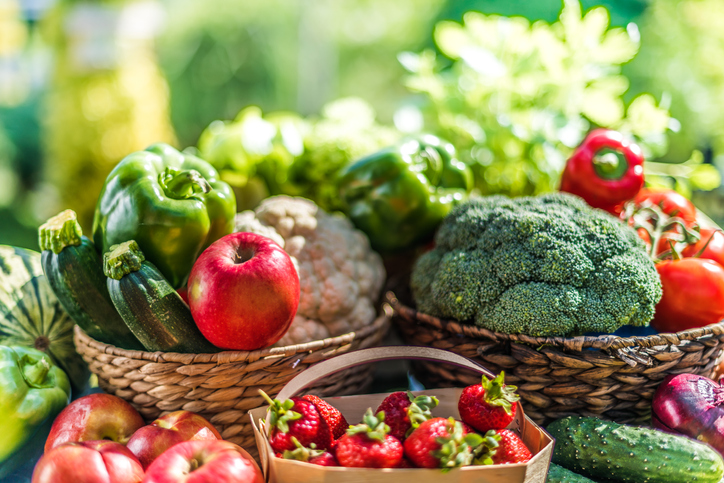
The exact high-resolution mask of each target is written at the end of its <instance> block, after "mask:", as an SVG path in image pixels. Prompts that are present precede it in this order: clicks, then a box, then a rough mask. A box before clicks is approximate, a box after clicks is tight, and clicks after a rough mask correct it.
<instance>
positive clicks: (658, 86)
mask: <svg viewBox="0 0 724 483" xmlns="http://www.w3.org/2000/svg"><path fill="white" fill-rule="evenodd" d="M639 23H640V26H641V51H640V53H639V55H638V56H637V58H636V60H635V62H632V63H631V64H630V65H628V66H627V67H626V68H625V69H624V73H625V74H626V75H627V76H628V77H629V78H630V79H631V82H632V85H633V86H634V87H635V88H636V89H641V90H643V89H645V90H648V91H650V92H652V93H653V94H654V95H656V96H661V95H667V96H670V99H671V100H670V105H671V114H672V115H673V116H674V117H675V118H676V119H678V121H679V122H680V123H681V129H680V130H679V132H678V133H673V134H672V135H671V149H670V151H669V153H668V155H667V156H666V160H669V161H681V160H683V159H687V158H688V157H689V156H690V153H691V152H692V150H694V149H695V148H699V149H706V148H708V147H710V148H711V150H712V151H713V152H712V154H713V157H714V159H715V161H716V162H718V163H719V164H720V166H724V108H723V107H724V62H722V60H724V2H722V1H721V0H656V1H654V2H652V3H651V6H650V7H649V8H648V9H647V10H646V12H645V14H644V15H643V16H642V17H641V19H640V21H639Z"/></svg>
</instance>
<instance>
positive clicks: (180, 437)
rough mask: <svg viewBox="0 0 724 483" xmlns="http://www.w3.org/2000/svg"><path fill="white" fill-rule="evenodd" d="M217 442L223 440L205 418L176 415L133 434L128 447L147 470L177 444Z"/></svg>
mask: <svg viewBox="0 0 724 483" xmlns="http://www.w3.org/2000/svg"><path fill="white" fill-rule="evenodd" d="M217 439H221V435H220V434H219V432H218V431H217V430H216V428H214V425H213V424H211V423H210V422H208V421H207V420H206V419H205V418H203V417H202V416H199V415H198V414H196V413H192V412H191V411H174V412H172V413H169V414H166V415H165V416H161V417H160V418H158V419H157V420H155V421H154V422H152V423H151V424H149V425H148V426H144V427H142V428H141V429H139V430H138V431H136V432H135V433H133V436H131V439H129V440H128V444H127V445H126V446H127V447H128V449H129V450H131V453H133V454H134V455H136V458H138V461H140V462H141V465H142V466H143V469H144V470H145V469H146V468H148V466H149V465H150V464H151V463H153V460H155V459H156V457H158V456H159V455H160V454H161V453H163V452H164V451H166V450H167V449H169V448H170V447H171V446H173V445H175V444H178V443H183V442H184V441H198V440H217Z"/></svg>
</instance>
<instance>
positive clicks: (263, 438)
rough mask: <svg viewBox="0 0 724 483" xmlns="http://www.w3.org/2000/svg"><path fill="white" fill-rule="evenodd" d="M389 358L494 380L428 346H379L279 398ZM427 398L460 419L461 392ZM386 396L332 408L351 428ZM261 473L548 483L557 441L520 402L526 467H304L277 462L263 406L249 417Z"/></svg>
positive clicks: (381, 481)
mask: <svg viewBox="0 0 724 483" xmlns="http://www.w3.org/2000/svg"><path fill="white" fill-rule="evenodd" d="M391 359H424V360H433V361H439V362H441V363H449V364H454V365H457V366H461V367H466V368H468V369H472V370H474V371H476V372H479V373H480V374H485V375H487V376H488V377H492V374H491V373H490V372H489V371H488V370H487V369H485V368H483V367H481V366H479V365H478V364H476V363H475V362H473V361H471V360H469V359H466V358H464V357H462V356H460V355H457V354H454V353H452V352H447V351H443V350H440V349H433V348H429V347H407V346H393V347H378V348H374V349H364V350H359V351H354V352H350V353H348V354H343V355H341V356H338V357H335V358H332V359H329V360H327V361H324V362H321V363H319V364H316V365H314V366H312V367H310V368H309V369H307V370H306V371H304V372H303V373H301V374H299V375H298V376H296V377H295V378H294V379H292V380H291V381H289V383H288V384H287V385H286V386H285V387H284V388H283V389H282V391H281V392H280V393H279V395H278V396H277V398H278V399H281V400H284V399H289V398H290V397H292V396H294V395H295V394H297V393H299V392H300V391H302V390H303V389H304V388H305V387H308V386H310V385H312V384H313V383H314V382H315V381H318V380H320V379H323V378H324V377H326V376H328V375H329V374H333V373H335V372H337V371H341V370H343V369H345V368H347V367H353V366H357V365H360V364H366V363H370V362H379V361H384V360H391ZM422 392H423V393H424V394H429V395H432V396H437V398H438V399H439V400H440V404H439V405H438V407H437V408H435V409H434V410H433V415H434V416H440V417H448V416H453V417H454V418H457V419H459V417H460V415H459V413H458V409H457V403H458V399H459V397H460V393H461V392H462V389H434V390H426V391H422ZM386 396H387V394H366V395H359V396H344V397H328V398H325V400H326V401H328V402H329V403H330V404H331V405H333V406H334V407H336V408H337V409H339V410H340V411H341V412H342V414H344V416H345V418H346V419H347V420H348V421H349V422H350V424H355V423H357V422H358V421H360V420H361V419H362V415H363V414H364V412H365V411H366V410H367V408H372V409H373V410H374V409H375V408H377V406H378V405H379V404H380V403H381V402H382V400H383V399H384V398H385V397H386ZM249 416H250V418H251V423H252V427H253V428H254V435H255V437H256V443H257V447H258V448H259V458H260V462H261V468H262V470H263V472H264V475H265V478H266V481H267V482H269V483H362V482H374V483H403V480H409V479H413V478H414V480H415V481H414V483H473V482H475V483H545V481H546V476H547V474H548V466H549V464H550V460H551V456H552V454H553V439H552V438H551V437H550V435H548V433H546V432H545V431H543V430H542V429H541V428H540V427H539V426H537V425H536V424H535V423H534V422H533V421H532V420H530V419H529V418H528V417H526V416H525V415H524V414H523V409H522V407H521V406H520V404H519V403H518V409H517V411H516V417H515V420H514V421H513V423H511V425H510V426H509V428H511V429H516V430H518V432H519V433H520V435H521V437H522V438H523V442H525V444H526V446H527V447H528V449H530V451H531V453H533V458H532V459H531V460H530V461H529V462H528V463H525V464H517V465H494V466H467V467H463V468H454V469H452V470H449V471H445V472H443V471H442V470H430V469H421V468H413V469H369V468H342V467H322V466H316V465H311V464H308V463H302V462H300V461H293V460H285V459H281V458H276V457H275V456H274V452H273V450H272V448H271V446H270V445H269V440H268V431H267V423H266V418H267V416H268V407H266V406H265V407H261V408H257V409H254V410H252V411H250V412H249Z"/></svg>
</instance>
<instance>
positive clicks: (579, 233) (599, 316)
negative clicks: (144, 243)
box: [410, 193, 661, 336]
mask: <svg viewBox="0 0 724 483" xmlns="http://www.w3.org/2000/svg"><path fill="white" fill-rule="evenodd" d="M410 285H411V288H412V293H413V296H414V298H415V302H416V303H417V306H418V309H419V310H421V311H423V312H425V313H429V314H431V315H435V316H438V317H446V318H454V319H457V320H460V321H463V322H469V323H475V324H476V325H478V326H480V327H484V328H487V329H490V330H493V331H497V332H504V333H510V334H528V335H531V336H574V335H580V334H583V333H586V332H603V333H612V332H615V331H616V329H618V328H619V327H621V326H624V325H632V326H645V325H647V324H648V322H649V321H650V320H651V319H652V318H653V315H654V307H655V305H656V303H657V302H658V301H659V299H660V298H661V282H660V280H659V276H658V274H657V272H656V269H655V267H654V264H653V262H652V261H651V260H650V259H649V257H648V255H647V254H646V251H645V248H644V245H643V242H642V241H641V240H640V239H639V237H638V236H637V235H636V232H635V231H634V230H633V229H631V228H629V227H628V226H626V225H625V224H624V223H621V222H620V221H619V220H617V219H615V218H614V217H612V216H610V215H609V214H607V213H605V212H603V211H600V210H595V209H593V208H590V207H589V206H588V205H586V204H585V203H584V202H583V201H582V200H581V199H579V198H577V197H575V196H571V195H568V194H565V193H553V194H549V195H544V196H538V197H528V198H516V199H509V198H505V197H501V196H493V197H487V198H478V199H472V200H470V201H468V202H467V203H464V204H462V205H459V206H457V207H456V208H454V209H453V210H452V211H451V212H450V214H449V215H448V216H447V217H446V218H445V220H444V221H443V223H442V225H441V226H440V229H439V230H438V232H437V234H436V236H435V248H434V249H433V250H431V251H429V252H428V253H426V254H425V255H423V256H421V257H420V258H419V259H418V260H417V262H416V263H415V266H414V269H413V272H412V278H411V284H410Z"/></svg>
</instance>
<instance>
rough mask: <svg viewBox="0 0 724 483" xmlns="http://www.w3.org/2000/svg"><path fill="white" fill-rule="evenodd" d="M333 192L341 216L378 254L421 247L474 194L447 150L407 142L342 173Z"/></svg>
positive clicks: (468, 176) (433, 140) (432, 140)
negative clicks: (459, 204)
mask: <svg viewBox="0 0 724 483" xmlns="http://www.w3.org/2000/svg"><path fill="white" fill-rule="evenodd" d="M338 188H339V193H340V198H341V201H342V203H343V206H344V208H343V211H344V212H345V214H346V215H347V216H349V218H350V219H351V220H352V222H353V223H354V224H355V226H357V228H359V229H360V230H362V231H363V232H365V233H366V234H367V236H368V237H369V239H370V243H371V244H372V247H373V248H374V249H375V250H377V251H379V252H382V253H390V252H395V251H400V250H402V249H405V248H409V247H412V246H414V245H416V244H419V243H422V242H425V241H427V240H429V239H430V237H431V236H432V235H433V233H434V232H435V229H436V228H437V226H438V225H439V224H440V222H441V221H442V219H443V218H444V217H445V216H446V215H447V214H448V213H449V212H450V209H451V208H452V207H453V206H455V205H456V204H458V203H460V202H461V201H464V200H465V199H467V197H468V194H469V193H470V191H471V190H472V188H473V176H472V172H471V171H470V168H468V167H467V166H466V165H465V164H464V163H463V162H461V161H459V160H458V159H457V158H456V157H455V148H454V147H453V146H452V144H450V143H447V142H445V141H442V140H440V139H439V138H437V137H435V136H431V135H423V136H420V137H418V138H410V139H407V140H404V141H402V142H401V143H400V144H399V145H396V146H392V147H388V148H386V149H383V150H381V151H378V152H376V153H374V154H372V155H370V156H367V157H365V158H362V159H360V160H359V161H357V162H355V163H352V164H351V165H349V166H347V167H345V168H344V169H343V170H342V172H341V173H340V177H339V182H338Z"/></svg>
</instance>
